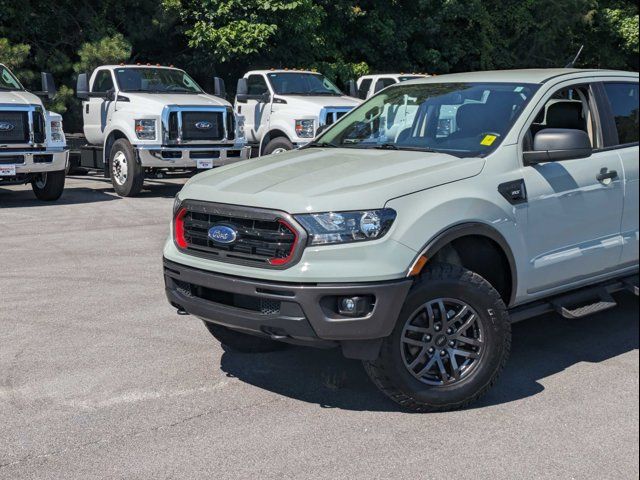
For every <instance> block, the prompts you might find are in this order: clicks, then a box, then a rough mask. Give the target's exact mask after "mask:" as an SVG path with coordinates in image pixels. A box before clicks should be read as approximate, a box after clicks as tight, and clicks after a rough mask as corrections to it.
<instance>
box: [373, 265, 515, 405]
mask: <svg viewBox="0 0 640 480" xmlns="http://www.w3.org/2000/svg"><path fill="white" fill-rule="evenodd" d="M510 349H511V325H510V323H509V318H508V314H507V309H506V306H505V304H504V302H503V301H502V298H500V295H499V294H498V292H497V291H496V290H495V289H494V288H493V287H492V286H491V285H490V284H489V283H488V282H487V281H486V280H485V279H484V278H482V277H481V276H479V275H478V274H476V273H473V272H471V271H469V270H466V269H464V268H461V267H457V266H454V265H448V264H437V265H434V266H432V267H429V268H428V270H426V271H425V272H424V274H423V275H422V276H421V277H420V278H419V279H418V280H416V283H415V285H414V286H413V287H412V289H411V291H410V292H409V295H408V296H407V299H406V301H405V304H404V306H403V308H402V311H401V312H400V316H399V319H398V322H397V324H396V326H395V328H394V330H393V332H392V334H391V335H390V336H389V337H387V338H386V339H385V340H384V342H383V345H382V348H381V351H380V356H379V357H378V359H377V360H375V361H373V362H365V363H364V365H365V370H366V371H367V373H368V374H369V376H370V377H371V379H372V380H373V382H374V383H375V384H376V386H377V387H378V388H379V389H380V390H382V392H384V393H385V394H386V395H387V396H388V397H390V398H391V399H392V400H393V401H395V402H397V403H399V404H400V405H401V406H403V407H405V408H407V409H409V410H413V411H417V412H429V411H446V410H455V409H458V408H462V407H465V406H467V405H469V404H470V403H472V402H474V401H476V400H477V399H478V398H480V397H481V396H482V395H483V394H484V393H485V392H486V391H487V390H488V389H489V388H490V387H491V386H492V385H493V383H494V382H495V381H496V379H497V377H498V374H499V373H500V371H501V370H502V368H503V367H504V365H505V363H506V361H507V358H508V357H509V352H510Z"/></svg>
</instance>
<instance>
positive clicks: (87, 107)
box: [84, 103, 89, 113]
mask: <svg viewBox="0 0 640 480" xmlns="http://www.w3.org/2000/svg"><path fill="white" fill-rule="evenodd" d="M84 111H85V112H87V113H89V103H87V106H86V107H84Z"/></svg>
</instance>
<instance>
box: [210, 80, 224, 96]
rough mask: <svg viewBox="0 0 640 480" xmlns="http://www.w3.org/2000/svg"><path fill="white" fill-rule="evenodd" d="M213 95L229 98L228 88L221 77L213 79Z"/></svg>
mask: <svg viewBox="0 0 640 480" xmlns="http://www.w3.org/2000/svg"><path fill="white" fill-rule="evenodd" d="M213 94H214V95H215V96H216V97H220V98H227V87H226V86H225V84H224V80H222V79H221V78H220V77H213Z"/></svg>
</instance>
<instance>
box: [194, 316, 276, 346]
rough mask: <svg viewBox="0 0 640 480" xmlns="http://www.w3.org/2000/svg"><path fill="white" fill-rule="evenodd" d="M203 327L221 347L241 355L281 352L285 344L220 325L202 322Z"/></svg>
mask: <svg viewBox="0 0 640 480" xmlns="http://www.w3.org/2000/svg"><path fill="white" fill-rule="evenodd" d="M204 325H205V326H206V327H207V330H209V333H211V335H213V336H214V337H215V338H216V340H218V341H219V342H220V343H221V344H222V345H223V346H225V347H229V348H231V349H232V350H236V351H238V352H242V353H264V352H273V351H276V350H282V349H283V348H286V347H287V344H286V343H282V342H277V341H275V340H271V339H269V338H263V337H256V336H254V335H248V334H246V333H240V332H236V331H235V330H231V329H229V328H227V327H223V326H222V325H216V324H215V323H209V322H204Z"/></svg>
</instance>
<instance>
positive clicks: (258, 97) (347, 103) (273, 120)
mask: <svg viewBox="0 0 640 480" xmlns="http://www.w3.org/2000/svg"><path fill="white" fill-rule="evenodd" d="M359 104H360V100H358V99H355V98H352V97H349V96H347V95H345V94H343V93H342V92H341V91H340V89H338V87H336V86H335V85H334V84H333V83H332V82H331V81H330V80H328V79H327V78H326V77H325V76H324V75H322V74H320V73H317V72H312V71H307V70H286V69H285V70H254V71H251V72H247V73H246V74H245V75H244V77H243V78H241V79H240V80H239V81H238V88H237V95H236V99H235V111H236V114H238V115H242V116H244V118H245V134H246V136H247V140H248V142H249V144H250V145H252V146H253V147H255V148H256V149H257V150H258V151H259V153H260V154H261V155H269V154H271V153H282V152H285V151H287V150H292V149H294V148H298V147H301V146H304V145H306V144H307V143H309V142H310V141H311V140H312V139H313V138H314V137H315V136H316V134H317V133H318V129H319V128H321V127H325V126H330V125H332V124H333V123H335V122H336V121H337V120H338V119H340V118H342V117H343V116H344V115H345V114H347V113H348V112H349V111H351V109H353V108H354V107H356V106H357V105H359Z"/></svg>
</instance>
